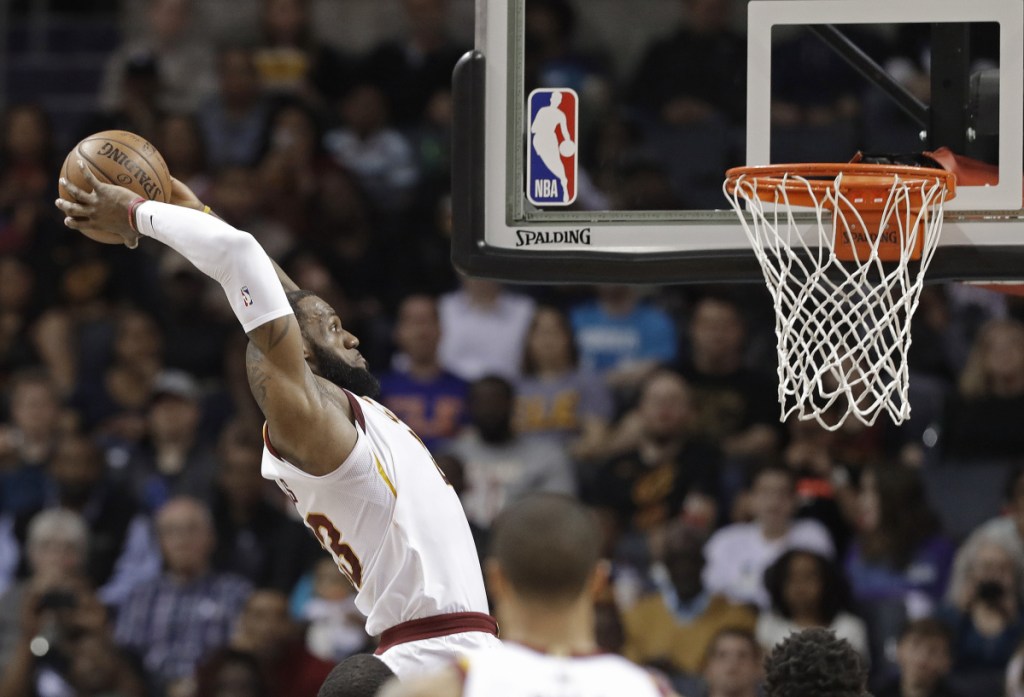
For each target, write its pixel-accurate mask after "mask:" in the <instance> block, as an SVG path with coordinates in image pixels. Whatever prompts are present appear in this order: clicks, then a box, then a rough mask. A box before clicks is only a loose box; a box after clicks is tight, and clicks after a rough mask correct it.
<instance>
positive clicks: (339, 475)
mask: <svg viewBox="0 0 1024 697" xmlns="http://www.w3.org/2000/svg"><path fill="white" fill-rule="evenodd" d="M346 394H348V395H349V403H350V404H351V405H352V412H353V417H354V420H355V423H356V432H357V438H356V444H355V447H354V448H353V449H352V453H351V454H350V455H349V456H348V458H347V459H346V460H345V461H344V462H343V463H341V465H340V466H339V467H338V469H336V470H334V471H333V472H331V473H330V474H327V475H324V476H321V477H316V476H313V475H310V474H306V473H305V472H303V471H302V470H300V469H298V468H297V467H295V466H293V465H291V464H289V463H288V462H286V461H284V460H282V459H281V458H280V457H279V456H278V455H277V453H276V452H275V451H274V450H273V437H274V434H273V433H268V432H267V428H266V427H264V443H265V447H264V449H263V468H262V471H263V476H264V477H266V478H267V479H272V480H274V481H276V482H277V484H278V486H280V487H281V489H282V490H283V491H284V492H285V494H286V495H287V496H288V497H289V498H291V499H292V501H293V502H294V503H295V507H296V508H297V509H298V511H299V514H300V515H301V516H302V519H303V520H304V521H305V522H306V525H307V526H308V527H309V528H310V529H311V530H312V531H313V533H314V534H315V535H316V536H317V538H318V539H319V540H320V543H321V544H322V545H323V547H324V549H326V550H327V551H329V552H330V553H331V555H332V556H333V557H334V560H335V562H337V564H338V568H340V569H341V571H342V572H343V573H344V574H345V575H346V576H347V577H348V578H349V580H350V581H352V585H353V586H355V588H356V589H357V590H358V593H357V595H356V607H358V608H359V610H360V611H361V612H363V613H364V614H365V615H366V616H367V620H366V631H367V632H368V633H370V634H372V635H377V634H380V633H381V632H382V631H384V630H385V629H388V628H389V627H393V626H395V625H396V624H400V623H402V622H406V621H408V620H414V619H420V618H423V617H431V616H434V615H443V614H448V613H453V612H483V613H486V612H487V597H486V595H485V594H484V584H483V577H482V575H481V573H480V560H479V558H478V557H477V553H476V546H475V545H474V543H473V536H472V533H470V530H469V524H468V523H467V522H466V516H465V514H464V513H463V511H462V505H461V504H460V503H459V497H458V496H457V495H456V494H455V491H454V490H453V489H452V487H451V486H450V485H449V484H448V482H447V481H446V480H445V478H444V475H443V474H442V473H441V470H440V469H439V468H438V467H437V465H436V464H435V462H434V460H433V458H432V457H431V456H430V453H429V452H428V451H427V449H426V447H425V446H424V445H423V443H422V442H421V441H420V439H419V438H418V437H417V436H416V435H415V434H414V433H413V432H412V430H410V429H409V427H408V426H406V425H405V424H404V423H402V422H401V421H400V420H399V419H398V417H396V416H395V415H394V414H392V413H391V412H390V411H388V410H387V409H385V408H384V407H383V406H381V405H380V404H378V403H377V402H375V401H373V400H372V399H368V398H365V397H355V396H353V395H351V394H350V393H347V392H346Z"/></svg>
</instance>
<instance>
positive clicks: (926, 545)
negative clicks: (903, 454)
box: [845, 464, 954, 675]
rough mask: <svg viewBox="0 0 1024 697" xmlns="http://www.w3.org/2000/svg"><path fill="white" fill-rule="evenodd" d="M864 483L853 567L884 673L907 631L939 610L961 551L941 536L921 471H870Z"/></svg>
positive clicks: (875, 667)
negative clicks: (908, 624) (911, 623)
mask: <svg viewBox="0 0 1024 697" xmlns="http://www.w3.org/2000/svg"><path fill="white" fill-rule="evenodd" d="M860 486H861V488H860V497H859V518H858V523H859V530H858V533H857V537H856V539H855V540H854V542H853V543H852V544H851V545H850V549H849V551H848V552H847V555H846V560H845V569H846V575H847V579H849V581H850V586H851V589H852V591H853V597H854V600H855V601H856V602H857V603H858V607H859V609H860V610H861V614H862V616H863V617H864V619H865V621H866V622H867V625H868V640H869V642H870V645H871V660H872V674H873V675H876V674H877V673H878V672H879V671H884V670H885V668H886V660H887V657H888V656H891V655H893V649H894V648H895V643H896V640H897V638H898V636H899V633H900V629H901V628H902V626H903V625H904V624H905V623H906V622H907V621H908V620H914V619H918V618H920V617H924V616H926V615H929V614H931V613H932V612H934V610H935V608H936V607H937V605H938V603H939V601H940V600H941V598H942V594H943V593H944V592H945V590H946V584H947V581H948V579H949V569H950V564H951V562H952V559H953V551H954V549H953V545H952V544H951V543H950V542H949V541H948V540H947V539H946V538H945V537H944V536H942V535H941V533H940V531H939V521H938V518H937V517H936V515H935V513H934V512H933V511H932V510H931V508H930V506H929V504H928V500H927V496H926V493H925V488H924V484H923V482H922V481H921V477H920V475H919V474H918V473H917V471H916V470H913V469H911V468H909V467H906V466H903V465H896V464H890V465H886V466H873V467H869V468H868V469H867V470H865V472H864V474H863V475H862V476H861V482H860Z"/></svg>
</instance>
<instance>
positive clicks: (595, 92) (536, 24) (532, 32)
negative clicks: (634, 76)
mask: <svg viewBox="0 0 1024 697" xmlns="http://www.w3.org/2000/svg"><path fill="white" fill-rule="evenodd" d="M578 21H579V20H578V17H577V16H576V11H575V10H574V9H573V5H572V3H571V2H569V1H568V0H532V1H531V2H530V4H529V5H527V6H526V8H525V16H524V18H523V24H524V30H525V42H526V46H527V49H526V54H525V56H524V61H525V62H524V66H523V72H524V74H525V79H524V81H525V83H526V85H527V88H526V89H527V91H529V90H532V89H533V88H535V87H569V88H571V89H573V90H576V93H577V94H578V95H579V96H580V101H581V102H582V108H581V109H580V114H581V116H582V118H583V122H582V123H581V124H580V132H585V131H587V130H589V126H590V125H592V124H595V123H596V122H597V120H598V119H599V118H600V117H601V116H603V115H605V111H606V109H607V107H608V102H609V97H610V93H611V92H610V90H611V85H610V84H609V83H610V80H609V78H610V76H609V74H608V66H607V64H606V63H607V57H606V56H603V55H597V54H596V52H584V51H581V50H580V49H579V47H578V46H577V43H578V41H577V31H576V30H577V28H578V26H579V24H578Z"/></svg>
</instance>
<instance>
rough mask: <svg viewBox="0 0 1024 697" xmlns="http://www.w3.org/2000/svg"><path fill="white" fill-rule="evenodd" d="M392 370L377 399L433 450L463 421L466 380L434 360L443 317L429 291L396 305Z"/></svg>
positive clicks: (437, 449)
mask: <svg viewBox="0 0 1024 697" xmlns="http://www.w3.org/2000/svg"><path fill="white" fill-rule="evenodd" d="M394 338H395V345H396V347H397V348H398V350H399V352H400V353H398V354H397V355H396V356H395V359H394V361H393V363H394V365H395V369H394V370H391V371H389V372H387V373H385V374H384V375H382V376H381V378H380V401H381V403H382V404H384V406H386V407H387V408H388V409H390V410H391V411H393V412H395V414H396V415H397V416H398V418H400V419H401V420H402V421H404V422H405V423H407V424H408V425H409V428H411V429H412V430H413V431H415V432H416V433H417V434H418V435H419V437H420V438H422V439H423V444H424V445H426V446H427V449H428V450H430V451H431V452H432V453H437V452H440V451H441V450H443V449H444V447H445V446H446V445H447V443H448V442H449V441H450V440H451V439H452V438H454V437H455V436H456V435H458V432H459V429H461V428H462V426H463V425H464V424H465V423H466V397H467V390H468V385H467V384H466V382H465V381H464V380H462V379H461V378H458V377H456V376H455V375H453V374H452V373H449V372H448V371H447V370H445V369H444V368H443V367H441V363H440V361H439V360H438V355H437V347H438V344H439V343H440V341H441V321H440V317H439V315H438V309H437V302H436V301H435V300H434V298H432V297H430V296H429V295H410V296H408V297H406V298H405V299H404V300H403V301H402V303H401V305H399V307H398V318H397V321H396V322H395V330H394Z"/></svg>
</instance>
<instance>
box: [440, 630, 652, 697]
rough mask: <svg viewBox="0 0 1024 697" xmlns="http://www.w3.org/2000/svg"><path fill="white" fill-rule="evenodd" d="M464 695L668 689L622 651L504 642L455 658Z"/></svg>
mask: <svg viewBox="0 0 1024 697" xmlns="http://www.w3.org/2000/svg"><path fill="white" fill-rule="evenodd" d="M459 666H460V667H461V669H462V670H463V671H464V673H465V682H464V683H463V687H462V696H463V697H625V695H628V696H629V697H664V695H668V694H671V693H670V691H669V690H668V689H667V688H665V687H663V686H662V685H660V684H659V683H658V682H657V681H656V680H655V679H654V676H652V675H651V674H650V673H648V672H647V671H646V670H644V669H643V668H640V667H639V666H637V665H634V664H633V663H630V662H629V661H627V660H626V659H625V658H622V657H621V656H616V655H614V654H597V655H594V656H581V657H563V656H550V655H547V654H543V653H539V652H537V651H533V650H532V649H528V648H525V647H523V646H519V645H517V644H512V643H509V642H505V643H504V644H503V645H502V646H501V647H499V648H495V649H488V650H483V651H474V652H472V653H468V654H464V655H462V656H460V657H459Z"/></svg>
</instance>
